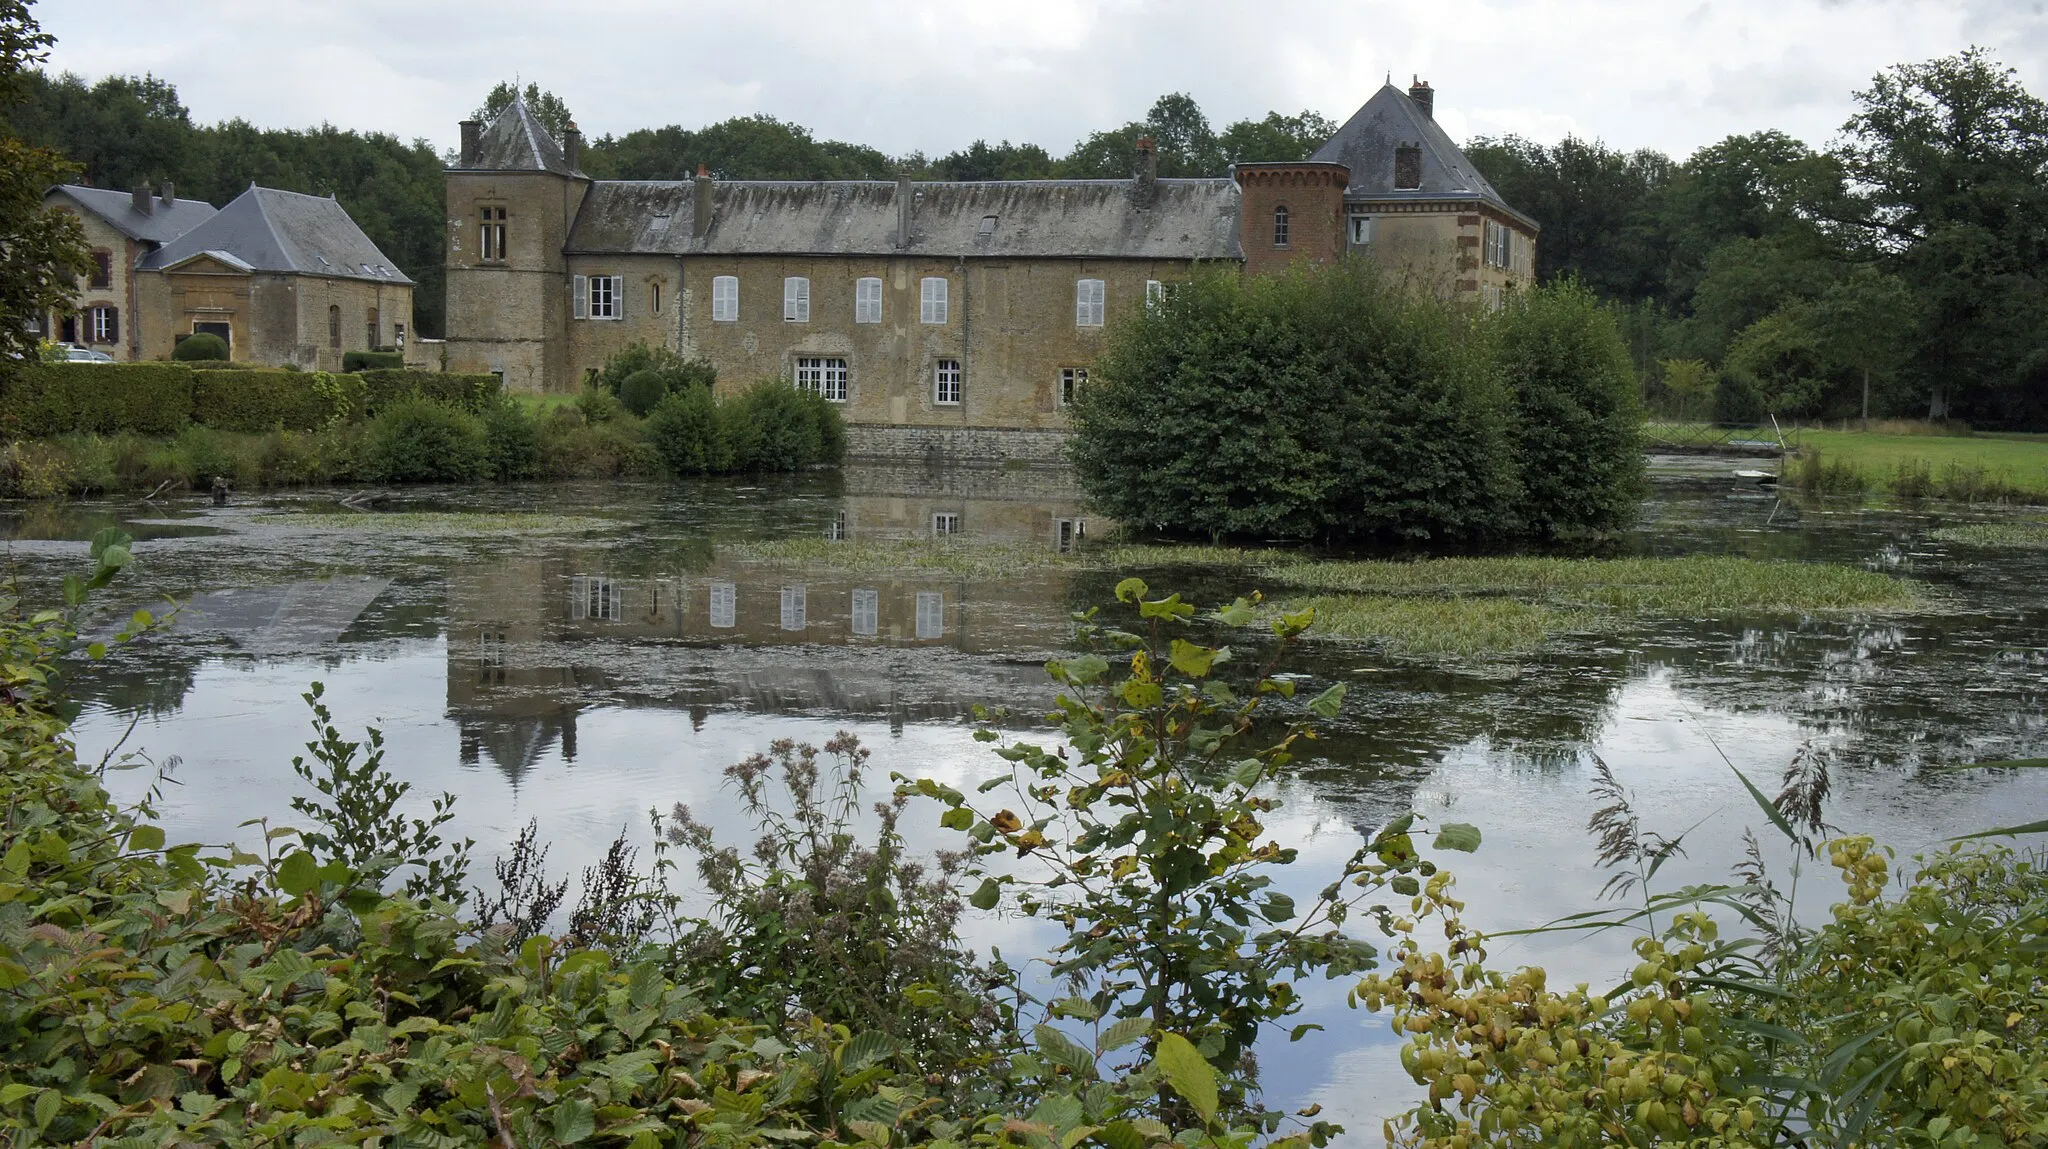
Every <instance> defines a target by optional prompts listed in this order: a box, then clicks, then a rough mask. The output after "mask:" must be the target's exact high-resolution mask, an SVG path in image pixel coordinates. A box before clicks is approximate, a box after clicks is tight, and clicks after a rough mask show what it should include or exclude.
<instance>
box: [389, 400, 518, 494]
mask: <svg viewBox="0 0 2048 1149" xmlns="http://www.w3.org/2000/svg"><path fill="white" fill-rule="evenodd" d="M491 468H492V459H491V446H490V440H489V437H488V436H487V435H486V434H485V431H484V424H483V421H482V420H481V419H478V418H477V417H476V416H475V415H472V414H470V413H469V412H468V411H465V410H463V409H462V408H460V407H453V406H450V405H448V404H446V403H441V402H437V401H435V400H433V399H429V398H426V397H424V396H419V395H411V396H406V397H404V398H401V399H398V400H397V401H395V402H393V403H391V404H389V405H387V406H385V407H384V408H383V409H382V410H381V411H380V412H379V413H378V414H377V416H376V417H375V418H373V419H371V420H370V423H369V426H368V427H367V428H365V431H364V436H363V460H362V471H363V474H364V475H365V477H368V478H371V479H373V480H375V481H378V482H385V483H469V482H475V481H477V480H479V479H482V478H484V477H485V476H486V475H488V474H489V473H490V471H491Z"/></svg>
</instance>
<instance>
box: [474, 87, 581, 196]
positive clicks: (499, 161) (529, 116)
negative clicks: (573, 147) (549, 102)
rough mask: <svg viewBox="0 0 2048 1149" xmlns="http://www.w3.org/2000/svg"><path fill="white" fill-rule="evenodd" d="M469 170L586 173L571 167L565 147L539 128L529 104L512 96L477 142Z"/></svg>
mask: <svg viewBox="0 0 2048 1149" xmlns="http://www.w3.org/2000/svg"><path fill="white" fill-rule="evenodd" d="M466 170H469V171H499V172H553V173H555V174H556V175H560V176H574V175H582V174H583V173H581V172H579V171H577V170H576V169H575V168H573V167H571V166H569V159H568V157H567V156H565V155H563V154H562V146H561V145H560V144H558V143H556V142H555V138H554V137H553V136H551V135H549V134H548V130H547V129H546V128H543V127H541V126H540V121H539V120H537V119H535V118H534V116H533V112H532V111H531V110H529V109H528V108H527V106H526V101H525V100H524V99H522V98H520V97H518V96H514V97H512V102H511V103H510V104H507V105H505V110H504V111H502V112H499V113H498V118H497V119H495V120H492V121H491V122H490V125H489V126H488V127H486V128H485V129H484V130H483V135H482V136H481V137H479V138H478V140H477V154H476V162H475V163H474V164H473V165H471V166H470V167H469V168H467V169H466Z"/></svg>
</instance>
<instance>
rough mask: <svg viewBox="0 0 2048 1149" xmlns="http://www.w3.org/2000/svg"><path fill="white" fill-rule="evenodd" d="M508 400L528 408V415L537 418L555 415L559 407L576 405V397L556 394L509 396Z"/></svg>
mask: <svg viewBox="0 0 2048 1149" xmlns="http://www.w3.org/2000/svg"><path fill="white" fill-rule="evenodd" d="M506 398H508V399H510V400H512V401H513V402H514V403H517V404H519V405H520V406H521V407H524V408H526V413H527V414H529V415H532V416H534V417H536V418H539V417H541V416H544V415H548V414H551V413H553V411H554V410H555V408H557V407H573V406H575V405H576V396H574V395H571V394H562V393H556V392H549V393H548V394H545V395H525V394H519V395H507V396H506Z"/></svg>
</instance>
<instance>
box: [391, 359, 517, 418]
mask: <svg viewBox="0 0 2048 1149" xmlns="http://www.w3.org/2000/svg"><path fill="white" fill-rule="evenodd" d="M361 378H362V381H363V388H364V391H363V400H362V403H363V406H362V414H363V415H367V416H374V415H377V414H379V413H380V412H382V411H383V410H384V408H385V406H386V405H388V404H390V403H392V402H395V401H397V400H400V399H405V398H410V397H413V396H418V397H419V398H422V399H432V400H434V401H435V402H437V403H446V404H448V405H450V406H454V407H460V408H462V409H463V410H465V411H468V412H470V413H471V414H475V415H480V414H482V413H484V412H485V411H488V410H489V409H490V407H491V405H492V404H493V403H496V402H497V401H498V396H499V394H500V392H501V391H502V389H503V385H502V384H501V383H499V381H498V377H497V376H496V375H488V374H479V375H461V374H455V373H452V372H446V371H412V370H393V369H384V368H378V369H374V370H366V371H364V372H362V375H361ZM359 417H360V416H359Z"/></svg>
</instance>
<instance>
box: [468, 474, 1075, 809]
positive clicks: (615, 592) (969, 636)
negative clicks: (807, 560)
mask: <svg viewBox="0 0 2048 1149" xmlns="http://www.w3.org/2000/svg"><path fill="white" fill-rule="evenodd" d="M996 477H998V478H999V477H1000V476H996ZM862 478H863V480H864V481H863V482H862V483H861V484H860V485H859V486H858V487H857V488H856V489H858V490H860V491H861V493H857V494H851V495H848V496H846V497H845V498H844V499H843V500H842V501H841V504H840V505H839V506H838V507H837V508H834V509H833V510H832V511H831V512H830V514H829V516H827V517H825V518H823V519H817V518H813V519H811V521H812V522H813V523H817V524H818V526H817V527H815V528H812V529H817V530H819V531H820V533H821V534H822V535H823V536H824V537H825V538H826V539H833V540H841V541H844V542H845V543H846V545H847V546H848V547H849V548H858V547H859V546H860V542H861V540H862V539H902V538H919V537H929V536H930V533H931V531H932V529H933V525H934V524H935V523H936V524H939V525H940V527H941V530H940V533H955V532H957V533H958V534H960V535H962V536H968V537H973V538H980V539H987V540H991V541H996V542H1001V543H1006V544H1010V545H1031V546H1043V547H1044V548H1045V549H1046V550H1048V551H1053V550H1057V549H1070V548H1072V547H1073V546H1075V545H1077V544H1078V543H1079V541H1080V539H1081V537H1082V534H1083V531H1084V530H1085V529H1086V528H1085V525H1084V522H1085V520H1084V517H1083V515H1082V514H1081V512H1080V509H1079V504H1078V501H1077V499H1075V498H1074V497H1073V496H1072V495H1071V494H1065V495H1064V496H1062V495H1061V494H1060V493H1059V492H1056V491H1055V492H1052V494H1053V497H1050V498H1032V499H1022V498H1016V497H1012V498H1007V499H1006V498H1001V497H997V495H998V492H997V491H996V490H993V489H987V488H985V487H983V488H977V487H975V486H973V484H975V483H980V482H985V481H986V480H987V479H988V478H989V476H971V477H966V478H964V479H963V478H962V477H961V476H958V475H953V476H944V475H937V476H935V475H931V474H923V473H917V472H914V471H913V472H910V473H907V474H902V475H894V474H890V473H887V472H881V473H874V474H868V475H864V476H862ZM1034 478H1037V477H1036V476H1034ZM1038 481H1039V482H1041V483H1042V482H1043V480H1042V478H1039V479H1038ZM949 482H950V483H952V484H955V485H954V486H952V487H951V489H949V488H948V483H949ZM849 485H850V486H852V485H854V484H851V483H850V484H849ZM963 485H964V486H966V487H967V488H968V489H967V490H965V491H963V490H961V489H960V487H961V486H963ZM814 537H815V536H814ZM859 553H860V552H858V551H857V550H850V551H849V554H851V555H856V556H857V555H858V554H859ZM1068 582H1069V577H1068V574H1067V572H1065V571H1063V570H1058V569H1054V570H1044V571H1023V572H1016V573H1009V574H1004V575H1001V576H999V577H990V578H979V579H975V578H965V577H962V576H960V575H957V574H954V573H950V572H945V571H933V572H902V571H899V572H888V573H848V572H846V571H843V570H829V569H822V565H821V566H814V567H802V566H797V565H793V564H778V563H766V562H754V561H744V560H741V559H737V558H734V557H732V556H731V555H730V554H725V553H718V552H713V553H712V554H711V555H710V558H709V561H708V562H707V561H706V558H705V552H704V551H703V550H702V549H701V548H700V549H697V550H694V551H687V550H679V551H677V552H675V553H674V555H673V557H665V556H663V555H661V554H658V553H650V552H649V551H647V550H645V549H636V550H632V551H619V550H602V549H586V550H569V549H564V550H555V551H548V552H542V553H533V554H527V555H520V556H514V557H507V558H504V559H501V560H499V561H497V562H495V563H492V564H489V565H484V566H472V567H466V568H461V569H458V570H456V571H454V572H452V573H451V575H450V577H449V585H448V594H447V609H448V627H449V629H448V706H449V711H450V713H451V715H453V716H454V717H455V718H456V719H457V720H458V722H459V723H460V725H461V727H462V731H463V749H464V757H465V760H466V761H477V760H479V759H480V757H482V756H484V755H488V756H489V757H490V759H491V760H492V761H493V762H494V763H496V764H497V765H498V766H499V767H500V768H501V769H503V770H505V771H507V772H508V773H511V774H512V775H513V776H514V777H515V778H516V777H517V776H518V775H519V774H520V773H522V772H523V771H524V770H525V769H527V768H529V767H530V766H531V765H532V764H533V763H534V762H535V761H537V760H538V759H539V757H540V756H541V755H542V754H544V753H545V752H546V751H547V749H548V748H549V746H551V745H553V744H556V743H559V744H560V745H561V746H562V748H563V753H564V756H565V757H566V756H571V755H573V748H574V743H575V715H576V712H577V709H578V707H579V706H580V705H582V704H583V703H582V702H581V701H580V699H583V698H587V697H589V696H590V695H593V694H601V695H603V696H604V697H606V698H607V699H618V698H626V699H630V700H632V702H633V703H636V704H637V703H640V702H641V701H643V700H649V701H652V702H653V704H655V705H668V706H682V707H688V708H690V709H691V710H692V711H693V712H696V713H697V714H698V716H699V718H700V720H701V716H702V714H703V713H705V712H706V711H708V709H709V708H711V707H720V706H732V705H739V706H743V707H746V708H750V709H759V710H771V711H811V712H815V711H820V710H822V711H826V712H830V713H835V714H849V715H861V716H866V717H877V718H879V717H886V718H887V719H888V720H890V721H891V722H903V721H914V720H919V719H924V718H947V719H957V718H959V717H962V716H964V715H966V714H967V713H969V712H970V711H971V709H972V708H973V707H974V706H975V705H977V704H991V705H1005V704H1011V703H1019V704H1021V705H1024V706H1026V707H1027V708H1029V707H1036V706H1037V705H1038V700H1037V699H1036V698H1035V693H1036V692H1040V691H1041V690H1042V688H1043V687H1044V684H1045V677H1044V673H1043V671H1042V670H1041V669H1040V668H1039V667H1038V665H1037V661H1038V659H1037V658H1036V657H1026V658H1014V659H1013V658H1001V657H998V658H990V657H987V656H990V655H996V656H1016V655H1030V656H1038V655H1042V654H1043V653H1044V652H1047V651H1050V650H1055V649H1058V648H1059V647H1061V646H1062V645H1064V644H1065V642H1066V641H1067V639H1068V637H1069V635H1070V634H1071V633H1072V630H1071V627H1072V623H1071V618H1070V611H1071V610H1072V608H1073V605H1074V604H1073V603H1071V602H1070V601H1069V590H1068ZM828 647H829V648H833V649H832V650H830V651H827V650H823V649H820V648H828ZM962 656H966V657H964V658H963V657H962ZM1024 699H1031V700H1032V701H1030V702H1028V703H1027V702H1022V701H1021V700H1024ZM1046 701H1049V697H1048V698H1047V699H1046Z"/></svg>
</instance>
